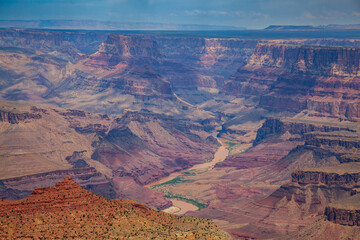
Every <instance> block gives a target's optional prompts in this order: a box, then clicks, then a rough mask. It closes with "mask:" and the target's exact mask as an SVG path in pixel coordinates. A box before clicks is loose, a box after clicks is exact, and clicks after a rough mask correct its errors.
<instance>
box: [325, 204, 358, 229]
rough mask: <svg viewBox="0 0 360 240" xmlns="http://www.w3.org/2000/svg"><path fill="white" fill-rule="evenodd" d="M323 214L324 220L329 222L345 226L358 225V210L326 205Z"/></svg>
mask: <svg viewBox="0 0 360 240" xmlns="http://www.w3.org/2000/svg"><path fill="white" fill-rule="evenodd" d="M324 215H325V218H326V220H328V221H330V222H334V223H337V224H341V225H347V226H360V210H350V209H337V208H334V207H326V208H325V212H324Z"/></svg>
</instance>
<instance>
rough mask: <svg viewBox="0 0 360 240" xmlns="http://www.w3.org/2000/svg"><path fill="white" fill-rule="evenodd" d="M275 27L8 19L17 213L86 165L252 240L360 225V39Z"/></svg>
mask: <svg viewBox="0 0 360 240" xmlns="http://www.w3.org/2000/svg"><path fill="white" fill-rule="evenodd" d="M266 31H268V32H269V31H271V30H264V32H263V33H262V34H263V35H256V34H258V33H254V35H241V34H240V33H238V34H240V35H239V36H237V35H226V34H225V35H222V34H224V33H221V32H219V33H211V34H210V33H196V32H194V33H181V34H180V33H179V34H178V35H177V34H176V33H172V32H169V33H167V32H162V33H154V32H146V31H145V32H116V31H112V32H109V31H70V30H56V31H55V30H54V31H49V30H27V29H1V30H0V89H1V90H0V98H1V100H0V133H1V134H0V143H1V144H0V146H1V147H0V162H1V165H2V166H3V167H2V168H1V169H0V197H1V198H2V199H8V200H3V201H2V203H4V202H5V205H3V206H4V208H5V207H6V206H10V205H11V204H12V203H10V202H11V201H10V200H15V202H14V203H18V202H19V205H16V204H15V205H16V208H20V207H19V206H20V202H21V201H28V200H19V199H23V198H25V199H27V198H26V197H28V198H30V199H31V198H34V196H37V194H38V195H39V194H40V195H41V194H43V192H44V194H45V195H46V194H48V193H47V192H48V191H50V192H51V191H53V190H49V189H48V188H43V187H46V186H54V185H55V184H56V183H58V182H60V181H62V179H64V178H65V177H68V176H70V177H72V179H74V180H75V181H76V182H77V183H78V184H79V185H80V186H81V187H83V188H84V189H86V190H89V191H91V192H92V193H95V194H99V195H101V196H104V197H106V198H110V199H115V198H130V199H133V200H136V201H138V202H141V203H142V204H146V205H148V206H151V207H155V208H157V209H159V210H164V209H166V210H165V211H168V212H172V213H174V212H175V213H176V214H178V215H186V216H193V217H201V218H209V219H212V220H213V221H214V223H215V224H216V225H218V226H219V227H221V228H222V229H224V230H225V231H226V232H228V233H229V234H231V236H232V237H234V238H237V239H268V238H280V239H282V238H284V239H286V238H289V237H292V238H290V239H304V238H306V239H321V238H323V239H326V237H328V236H329V235H328V234H327V231H328V232H329V233H331V232H334V231H335V230H334V229H338V231H344V232H345V233H344V234H343V235H341V234H340V235H339V234H338V235H336V234H337V233H334V234H335V235H336V236H339V237H346V236H355V235H356V233H357V230H356V229H355V230H354V229H353V228H351V227H353V226H358V225H359V216H358V211H359V210H360V208H359V206H358V205H357V204H356V203H357V199H358V197H359V196H358V194H357V193H358V189H359V181H360V178H359V176H360V175H359V174H360V166H359V162H360V154H359V148H360V125H359V120H360V115H359V114H360V99H359V93H360V92H359V91H360V75H359V74H360V73H359V70H360V69H359V68H360V60H359V59H360V50H359V49H360V48H359V47H360V40H358V39H356V38H348V39H347V38H345V39H344V38H329V37H328V38H326V37H321V38H306V37H304V38H299V39H294V38H288V37H287V38H281V37H264V36H269V35H266V34H269V33H266ZM279 31H280V30H279ZM281 31H285V30H281ZM206 34H208V35H207V36H201V35H206ZM217 34H218V35H217ZM247 34H249V33H247ZM259 36H260V37H259ZM262 36H263V37H262ZM274 36H275V35H274ZM66 181H70V180H69V179H68V180H66ZM70 182H71V184H70V185H72V186H75V185H74V184H75V183H74V182H73V180H71V181H70ZM60 185H61V184H60ZM56 186H57V185H56ZM36 188H40V190H35V192H33V191H34V189H36ZM51 189H52V188H51ZM76 189H78V187H76ZM81 191H83V190H81ZM84 191H85V190H84ZM30 194H31V195H30ZM87 194H90V193H87ZM29 195H30V196H29ZM89 196H90V195H89ZM16 201H18V202H16ZM113 201H115V202H117V201H118V200H113ZM119 201H120V202H121V201H125V200H119ZM126 201H127V200H126ZM129 201H130V200H129ZM7 204H10V205H7ZM129 204H135V203H133V202H132V201H130V203H129ZM136 204H137V203H136ZM136 204H135V205H136ZM186 204H187V205H186ZM13 205H14V204H13ZM13 205H11V206H13ZM139 206H140V205H139ZM29 208H31V206H29ZM140 208H142V209H143V208H146V209H147V207H145V206H144V205H141V207H140ZM181 208H182V209H181ZM71 209H72V208H71ZM74 209H75V208H74ZM16 211H17V210H16ZM23 211H24V213H25V212H26V207H24V208H21V212H23ZM29 211H30V210H29ZM49 211H50V210H49ZM109 211H110V210H109ZM149 211H150V210H149ZM151 211H152V210H151ZM176 211H177V212H176ZM28 213H29V214H30V212H28ZM28 213H26V214H28ZM156 214H165V213H162V212H156ZM150 215H151V214H150ZM29 216H30V215H29ZM164 216H168V215H164ZM169 216H170V215H169ZM171 218H175V217H174V216H172V215H171ZM14 219H15V218H14ZM18 220H19V219H17V220H16V221H18ZM212 226H213V225H212ZM9 229H13V227H11V226H10V227H9ZM9 229H8V230H7V231H8V233H11V234H15V233H14V232H12V230H11V231H10V230H9ZM99 229H100V228H99ZM99 229H98V230H99ZM101 229H104V228H101ZM211 229H213V227H211ZM329 229H332V230H331V231H330V230H329ZM341 229H342V230H341ZM99 231H100V230H99ZM134 231H135V230H134ZM2 234H4V233H2ZM84 234H85V233H84ZM104 234H105V233H104ZM201 234H204V233H203V232H202V233H201ZM225 235H226V234H225ZM225 235H221V236H225ZM335 235H334V236H335ZM4 236H5V235H4ZM11 236H12V235H11ZM84 236H85V235H84ZM201 236H203V235H201ZM193 237H195V236H193ZM189 238H190V237H189ZM204 239H206V238H204ZM218 239H219V238H218Z"/></svg>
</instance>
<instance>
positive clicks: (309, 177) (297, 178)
mask: <svg viewBox="0 0 360 240" xmlns="http://www.w3.org/2000/svg"><path fill="white" fill-rule="evenodd" d="M291 177H292V181H293V182H296V183H298V184H303V185H307V184H325V185H327V186H337V187H344V188H345V187H346V188H353V187H355V186H358V185H359V181H360V173H345V174H338V173H331V172H319V171H301V170H299V171H296V172H294V173H292V174H291Z"/></svg>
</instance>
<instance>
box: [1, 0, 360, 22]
mask: <svg viewBox="0 0 360 240" xmlns="http://www.w3.org/2000/svg"><path fill="white" fill-rule="evenodd" d="M0 19H1V20H49V19H51V20H52V19H55V20H102V21H122V22H153V23H172V24H209V25H226V26H236V27H246V28H248V29H261V28H265V27H267V26H269V25H327V24H360V0H0Z"/></svg>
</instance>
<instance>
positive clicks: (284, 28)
mask: <svg viewBox="0 0 360 240" xmlns="http://www.w3.org/2000/svg"><path fill="white" fill-rule="evenodd" d="M265 30H273V31H316V30H360V24H346V25H345V24H344V25H342V24H329V25H320V26H312V25H304V26H295V25H270V26H268V27H267V28H265Z"/></svg>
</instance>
